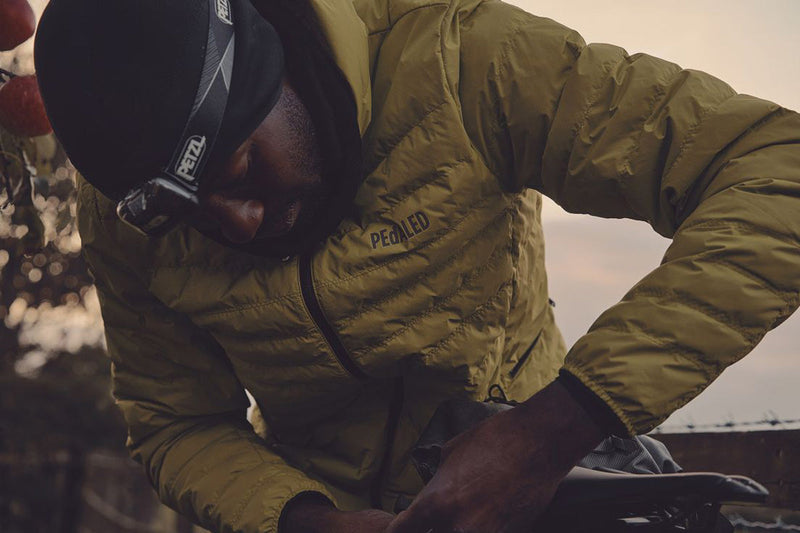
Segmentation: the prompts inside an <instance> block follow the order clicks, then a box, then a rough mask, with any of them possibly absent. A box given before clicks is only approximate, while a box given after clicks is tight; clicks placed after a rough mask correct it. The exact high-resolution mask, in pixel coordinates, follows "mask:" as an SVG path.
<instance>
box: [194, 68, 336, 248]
mask: <svg viewBox="0 0 800 533" xmlns="http://www.w3.org/2000/svg"><path fill="white" fill-rule="evenodd" d="M206 179H207V182H206V183H207V184H208V185H207V186H204V191H203V193H202V194H201V211H200V215H199V216H200V217H208V218H209V219H211V221H213V222H216V224H217V225H218V232H213V233H217V234H216V235H213V233H212V237H214V238H216V239H217V240H219V241H220V242H222V243H223V244H232V245H236V247H237V248H239V249H245V250H248V251H252V252H253V253H256V254H259V252H261V253H264V252H267V253H268V252H269V250H268V248H269V247H270V239H274V238H276V237H281V236H283V235H286V234H287V233H289V231H291V230H292V229H298V230H302V228H303V227H304V225H308V224H310V223H311V222H312V220H313V218H314V214H315V213H316V212H317V211H318V210H319V206H320V204H321V203H322V202H323V201H324V200H325V198H326V197H327V192H326V187H325V184H324V183H323V179H322V158H321V155H320V147H319V141H318V139H317V136H316V135H315V131H314V126H313V123H312V121H311V117H310V116H309V113H308V110H307V109H306V107H305V106H304V105H303V103H302V101H301V100H300V98H299V97H298V96H297V94H296V93H295V92H294V90H293V89H292V87H291V85H290V84H289V83H288V81H287V80H286V79H284V81H283V90H282V94H281V97H280V99H279V101H278V103H277V104H276V105H275V107H274V108H273V109H272V111H270V113H269V115H267V117H266V118H265V119H264V120H263V122H262V123H261V124H260V125H259V126H258V128H256V130H255V131H254V132H253V133H252V134H251V135H250V137H248V138H247V139H246V140H245V142H244V143H243V144H242V145H241V146H240V147H239V148H238V149H237V150H236V152H234V154H233V155H232V156H231V157H230V158H229V159H228V161H227V162H225V163H224V164H223V165H221V167H220V168H217V169H211V170H210V172H209V174H208V176H207V178H206ZM201 231H202V230H201ZM226 241H227V242H226Z"/></svg>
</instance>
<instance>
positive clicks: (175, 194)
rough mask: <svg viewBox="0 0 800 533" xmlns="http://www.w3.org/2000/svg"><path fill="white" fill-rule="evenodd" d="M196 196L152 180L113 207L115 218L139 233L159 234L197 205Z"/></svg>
mask: <svg viewBox="0 0 800 533" xmlns="http://www.w3.org/2000/svg"><path fill="white" fill-rule="evenodd" d="M199 203H200V202H199V199H198V197H197V193H196V192H195V191H193V190H190V189H189V188H187V187H182V186H181V185H179V184H177V183H175V182H173V181H170V180H167V179H164V178H153V179H151V180H149V181H147V182H145V183H144V185H142V186H141V187H138V188H136V189H134V190H132V191H131V192H130V193H128V195H127V196H126V197H125V198H124V199H123V200H122V201H121V202H120V203H119V204H117V216H119V218H120V219H122V220H123V221H124V222H126V223H127V224H129V225H131V226H133V227H134V228H135V229H137V230H138V231H139V232H141V233H144V234H145V235H149V236H158V235H163V234H164V233H166V232H167V231H169V230H170V229H171V228H172V227H173V226H174V225H175V224H176V223H177V222H178V221H179V220H181V219H182V218H183V217H185V216H187V215H189V214H191V213H192V212H193V211H194V210H195V209H196V208H197V206H198V205H199Z"/></svg>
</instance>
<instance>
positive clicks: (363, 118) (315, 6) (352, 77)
mask: <svg viewBox="0 0 800 533" xmlns="http://www.w3.org/2000/svg"><path fill="white" fill-rule="evenodd" d="M303 1H304V0H300V2H299V3H302V2H303ZM309 5H310V8H311V9H312V10H313V11H314V13H315V14H316V16H317V20H318V22H319V29H320V31H321V32H322V34H323V35H324V37H325V40H326V41H327V42H328V43H329V45H330V53H331V57H332V58H333V60H334V62H335V63H336V66H337V67H339V69H340V70H341V72H342V74H343V75H344V77H345V79H346V80H347V82H348V84H349V85H350V89H351V90H352V92H353V97H354V99H355V104H356V108H357V116H358V127H359V132H360V134H361V136H363V135H364V133H365V132H366V130H367V127H368V126H369V122H370V118H371V113H372V83H371V81H370V73H369V64H370V63H369V45H368V42H367V37H368V35H367V28H366V26H365V25H364V22H363V21H362V20H361V18H360V17H359V16H358V13H357V12H356V9H355V7H354V6H353V3H352V2H350V1H347V0H344V1H342V0H338V1H337V0H310V1H309Z"/></svg>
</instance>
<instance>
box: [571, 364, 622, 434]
mask: <svg viewBox="0 0 800 533" xmlns="http://www.w3.org/2000/svg"><path fill="white" fill-rule="evenodd" d="M558 382H559V383H561V384H562V385H564V387H565V388H566V389H567V391H568V392H569V393H570V394H571V395H572V397H573V398H574V399H575V401H576V402H578V403H579V404H580V405H581V407H583V408H584V409H585V410H586V412H587V413H589V416H590V417H591V418H592V420H594V422H595V423H596V424H597V425H598V426H599V427H600V429H602V430H603V431H604V432H605V433H606V435H615V436H617V437H623V438H630V437H632V435H630V433H629V432H628V428H626V427H625V424H623V423H622V421H621V420H620V419H619V418H618V417H617V415H615V414H614V412H613V411H612V410H611V408H610V407H608V404H606V402H604V401H603V400H601V399H600V398H599V397H598V396H597V395H596V394H595V393H594V392H592V391H591V390H589V389H587V388H586V386H585V385H584V384H583V383H581V382H580V380H578V378H576V377H575V376H573V375H572V374H570V373H569V372H567V371H565V370H561V371H560V372H559V374H558Z"/></svg>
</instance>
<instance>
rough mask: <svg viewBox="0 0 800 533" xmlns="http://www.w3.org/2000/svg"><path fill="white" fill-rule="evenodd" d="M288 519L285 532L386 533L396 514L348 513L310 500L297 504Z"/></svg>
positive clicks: (369, 511) (283, 531)
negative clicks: (384, 532)
mask: <svg viewBox="0 0 800 533" xmlns="http://www.w3.org/2000/svg"><path fill="white" fill-rule="evenodd" d="M285 518H286V519H285V527H284V528H282V529H281V533H383V531H385V530H386V526H387V525H388V524H389V522H391V521H392V519H394V515H393V514H390V513H385V512H383V511H378V510H376V509H367V510H366V511H357V512H345V511H339V510H338V509H336V507H334V506H333V505H331V504H325V503H319V502H318V501H310V502H299V503H297V504H293V505H292V507H291V509H290V510H289V511H288V512H287V515H286V517H285Z"/></svg>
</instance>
